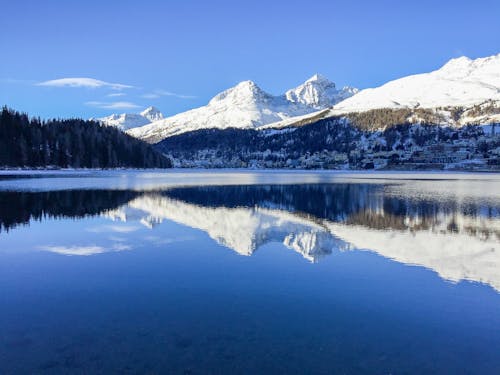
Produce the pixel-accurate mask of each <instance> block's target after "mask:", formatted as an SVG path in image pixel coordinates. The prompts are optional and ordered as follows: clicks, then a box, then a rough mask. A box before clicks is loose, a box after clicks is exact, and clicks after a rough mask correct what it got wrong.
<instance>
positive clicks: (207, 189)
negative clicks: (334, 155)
mask: <svg viewBox="0 0 500 375" xmlns="http://www.w3.org/2000/svg"><path fill="white" fill-rule="evenodd" d="M392 186H393V185H391V184H368V183H366V184H364V183H359V184H352V183H346V184H318V185H313V184H311V185H248V186H203V187H189V188H176V189H173V190H169V191H167V192H165V193H164V195H166V196H168V197H170V198H174V199H178V200H182V201H184V202H187V203H192V204H197V205H201V206H204V207H228V208H234V207H261V208H268V209H277V210H285V211H289V212H294V213H296V214H298V215H302V216H312V217H314V219H315V220H325V219H326V220H329V221H333V222H340V223H344V224H347V225H362V226H365V227H368V228H373V229H398V230H405V229H410V230H412V231H418V230H428V229H435V230H437V229H439V231H441V232H442V231H446V232H451V233H457V232H460V231H466V232H469V233H470V234H471V235H479V236H484V237H496V238H497V239H500V230H499V228H498V226H496V225H490V224H492V221H493V222H497V221H498V219H500V202H498V203H497V204H491V203H488V202H484V201H483V200H481V199H464V197H454V199H450V198H449V197H448V198H447V199H445V198H443V197H442V196H436V198H435V199H431V198H429V196H426V197H425V198H423V199H422V198H420V199H419V198H416V197H409V196H406V195H403V194H400V195H395V194H393V192H392V190H391V187H392ZM394 186H396V185H394Z"/></svg>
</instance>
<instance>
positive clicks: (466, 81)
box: [334, 54, 500, 113]
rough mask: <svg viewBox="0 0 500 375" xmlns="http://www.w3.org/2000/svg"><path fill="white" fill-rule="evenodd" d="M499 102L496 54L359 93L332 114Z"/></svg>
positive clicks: (456, 61)
mask: <svg viewBox="0 0 500 375" xmlns="http://www.w3.org/2000/svg"><path fill="white" fill-rule="evenodd" d="M487 100H494V101H496V100H500V54H498V55H495V56H490V57H485V58H479V59H476V60H471V59H469V58H468V57H460V58H457V59H452V60H450V61H449V62H448V63H446V64H445V65H444V66H443V67H442V68H440V69H438V70H436V71H433V72H430V73H423V74H417V75H412V76H408V77H404V78H400V79H397V80H394V81H391V82H388V83H386V84H384V85H382V86H380V87H377V88H371V89H366V90H362V91H360V92H359V93H357V94H356V95H354V96H353V97H351V98H349V99H346V100H345V101H343V102H341V103H339V104H337V105H336V106H335V108H334V109H335V113H348V112H361V111H366V110H370V109H377V108H405V107H406V108H416V107H419V108H437V107H447V106H453V107H458V106H464V107H470V106H472V105H474V104H480V103H483V102H485V101H487Z"/></svg>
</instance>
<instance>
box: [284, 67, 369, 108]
mask: <svg viewBox="0 0 500 375" xmlns="http://www.w3.org/2000/svg"><path fill="white" fill-rule="evenodd" d="M358 91H359V90H358V89H356V88H354V87H349V86H345V87H343V88H342V89H340V90H338V89H337V87H336V86H335V83H333V82H331V81H330V80H328V79H327V78H325V77H323V76H322V75H320V74H315V75H314V76H312V77H311V78H309V79H308V80H307V81H305V82H304V83H303V84H302V85H300V86H297V87H296V88H294V89H291V90H288V91H287V92H286V93H285V97H286V98H287V100H289V101H290V102H292V103H302V104H305V105H307V106H311V107H313V108H316V109H325V108H328V107H331V106H333V105H335V104H337V103H339V102H341V101H342V100H345V99H347V98H349V97H350V96H353V95H354V94H356V93H357V92H358Z"/></svg>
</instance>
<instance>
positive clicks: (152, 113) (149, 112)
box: [141, 106, 163, 122]
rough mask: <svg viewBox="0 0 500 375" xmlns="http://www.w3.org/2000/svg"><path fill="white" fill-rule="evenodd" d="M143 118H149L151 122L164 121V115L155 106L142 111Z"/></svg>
mask: <svg viewBox="0 0 500 375" xmlns="http://www.w3.org/2000/svg"><path fill="white" fill-rule="evenodd" d="M141 116H143V117H145V118H147V119H148V120H150V121H151V122H153V121H158V120H161V119H163V114H162V113H161V112H160V110H159V109H158V108H156V107H154V106H150V107H148V108H146V109H145V110H144V111H142V112H141Z"/></svg>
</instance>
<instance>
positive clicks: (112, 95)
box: [106, 92, 127, 98]
mask: <svg viewBox="0 0 500 375" xmlns="http://www.w3.org/2000/svg"><path fill="white" fill-rule="evenodd" d="M125 95H127V94H125V93H124V92H113V93H111V94H108V95H106V96H109V97H110V98H116V97H118V96H125Z"/></svg>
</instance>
